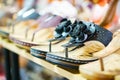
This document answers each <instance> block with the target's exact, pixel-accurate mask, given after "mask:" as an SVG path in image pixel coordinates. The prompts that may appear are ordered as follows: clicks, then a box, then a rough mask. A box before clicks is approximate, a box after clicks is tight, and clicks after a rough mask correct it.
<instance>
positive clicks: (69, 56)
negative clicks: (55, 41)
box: [46, 21, 112, 70]
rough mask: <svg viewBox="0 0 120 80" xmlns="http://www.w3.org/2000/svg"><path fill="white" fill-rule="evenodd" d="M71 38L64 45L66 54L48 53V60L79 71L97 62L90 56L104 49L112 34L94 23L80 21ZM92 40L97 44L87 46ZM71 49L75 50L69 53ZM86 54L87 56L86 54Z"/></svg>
mask: <svg viewBox="0 0 120 80" xmlns="http://www.w3.org/2000/svg"><path fill="white" fill-rule="evenodd" d="M70 37H71V39H70V41H69V43H67V44H64V45H62V46H63V47H64V49H65V52H64V53H52V52H51V53H47V56H46V60H47V61H49V62H51V63H55V64H57V65H60V66H63V67H67V68H71V69H76V70H78V68H79V65H81V64H86V63H88V62H92V61H95V60H97V58H95V57H93V56H92V55H90V54H92V53H94V52H96V51H99V50H101V49H103V48H104V46H106V45H107V44H108V43H109V42H110V41H111V39H112V33H111V32H110V31H108V30H106V29H104V28H102V27H100V26H98V25H96V24H94V23H91V22H84V21H79V25H76V26H75V28H74V29H73V31H72V32H71V33H70ZM91 40H92V41H94V40H95V41H97V42H92V44H91V43H89V44H87V42H88V41H91ZM86 44H87V45H86ZM69 48H73V50H71V51H68V49H69ZM87 51H88V52H87ZM86 52H87V55H86V54H84V53H86ZM88 54H89V55H88ZM82 57H83V58H82Z"/></svg>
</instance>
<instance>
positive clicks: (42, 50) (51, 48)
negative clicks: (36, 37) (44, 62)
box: [31, 19, 76, 59]
mask: <svg viewBox="0 0 120 80" xmlns="http://www.w3.org/2000/svg"><path fill="white" fill-rule="evenodd" d="M74 24H76V22H75V23H74ZM73 27H74V26H73V25H71V21H70V20H67V19H63V20H62V21H61V23H60V24H58V25H57V27H56V29H55V31H54V38H53V39H50V40H49V45H47V46H33V47H31V54H32V55H33V56H35V57H38V58H42V59H45V58H46V53H47V52H64V48H63V47H61V46H60V45H62V44H65V43H67V42H68V40H69V39H70V37H68V35H69V33H70V31H71V30H72V28H73ZM54 42H57V43H56V44H53V43H54ZM51 44H53V45H51ZM58 48H59V50H58Z"/></svg>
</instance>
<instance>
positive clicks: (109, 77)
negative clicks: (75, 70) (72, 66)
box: [79, 32, 120, 80]
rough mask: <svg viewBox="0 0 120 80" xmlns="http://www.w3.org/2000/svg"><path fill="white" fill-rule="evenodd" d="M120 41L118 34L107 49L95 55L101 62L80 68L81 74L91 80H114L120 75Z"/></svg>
mask: <svg viewBox="0 0 120 80" xmlns="http://www.w3.org/2000/svg"><path fill="white" fill-rule="evenodd" d="M115 35H116V34H115ZM119 41H120V34H118V32H117V35H116V36H115V37H113V39H112V41H111V42H110V43H109V45H108V46H107V47H106V48H104V49H103V50H101V51H99V52H97V53H94V55H95V54H96V55H95V57H97V58H99V61H95V62H91V63H88V64H85V65H81V66H79V71H80V73H81V74H82V75H83V76H84V77H86V78H87V79H89V80H114V78H115V76H116V75H119V74H120V43H119ZM98 54H99V55H98ZM100 54H101V56H100Z"/></svg>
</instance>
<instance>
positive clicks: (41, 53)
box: [30, 48, 47, 59]
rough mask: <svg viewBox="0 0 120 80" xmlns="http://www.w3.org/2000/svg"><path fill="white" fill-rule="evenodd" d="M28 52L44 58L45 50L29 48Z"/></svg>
mask: <svg viewBox="0 0 120 80" xmlns="http://www.w3.org/2000/svg"><path fill="white" fill-rule="evenodd" d="M30 53H31V55H33V56H35V57H37V58H41V59H46V54H47V52H45V51H40V50H37V49H33V48H31V49H30Z"/></svg>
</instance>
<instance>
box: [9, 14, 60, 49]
mask: <svg viewBox="0 0 120 80" xmlns="http://www.w3.org/2000/svg"><path fill="white" fill-rule="evenodd" d="M51 19H52V20H51ZM61 20H62V17H60V16H57V15H51V16H48V17H46V18H45V19H44V21H42V22H41V23H40V24H39V26H38V25H37V27H35V28H32V27H33V26H32V27H31V26H30V27H29V28H30V29H28V28H26V30H27V29H28V30H27V31H28V32H27V34H28V35H27V36H26V30H25V34H23V36H24V37H23V36H17V35H11V36H10V39H11V40H12V41H13V42H15V43H17V44H19V45H22V46H25V47H28V49H29V48H30V47H31V46H33V45H34V46H36V45H47V44H48V43H46V42H48V40H49V39H50V38H52V37H53V35H52V34H53V30H54V29H55V26H56V25H57V24H58V23H59V22H60V21H61ZM39 21H41V20H40V19H39V20H38V21H37V22H39ZM43 24H44V25H43ZM35 25H36V23H35ZM43 35H44V36H43ZM38 38H42V39H38Z"/></svg>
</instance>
